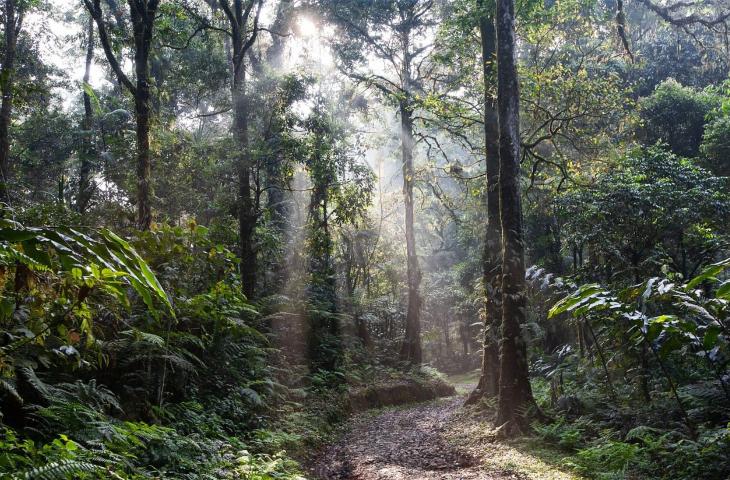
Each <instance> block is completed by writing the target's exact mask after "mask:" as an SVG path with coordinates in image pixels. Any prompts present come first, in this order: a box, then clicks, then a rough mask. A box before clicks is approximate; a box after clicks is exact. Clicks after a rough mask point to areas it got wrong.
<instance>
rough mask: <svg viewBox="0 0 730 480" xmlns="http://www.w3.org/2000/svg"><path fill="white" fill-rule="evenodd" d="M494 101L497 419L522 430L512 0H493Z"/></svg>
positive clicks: (524, 400) (524, 377)
mask: <svg viewBox="0 0 730 480" xmlns="http://www.w3.org/2000/svg"><path fill="white" fill-rule="evenodd" d="M496 18H497V21H496V30H497V104H498V115H499V116H498V118H499V158H500V174H499V185H500V188H499V193H500V218H501V220H502V330H501V340H500V349H499V355H500V372H499V400H498V407H497V424H498V425H505V424H506V425H507V429H506V430H507V431H510V432H511V431H524V430H525V429H526V428H527V427H528V411H529V410H530V409H532V408H536V405H535V401H534V399H533V396H532V388H531V386H530V380H529V375H528V366H527V348H526V345H525V341H524V339H523V337H522V332H521V331H520V325H521V324H522V323H524V321H525V307H526V298H525V258H524V245H523V234H522V204H521V199H520V135H519V82H518V78H517V66H516V60H515V29H514V21H515V16H514V0H497V17H496Z"/></svg>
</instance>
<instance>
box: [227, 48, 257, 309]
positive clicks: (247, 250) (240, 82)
mask: <svg viewBox="0 0 730 480" xmlns="http://www.w3.org/2000/svg"><path fill="white" fill-rule="evenodd" d="M233 48H234V54H233V57H234V58H238V56H239V55H241V56H242V55H243V54H242V53H241V52H239V50H240V49H241V48H242V40H241V41H237V40H236V39H234V41H233ZM233 68H234V72H233V91H232V93H233V109H234V111H233V128H234V130H235V132H234V135H235V137H236V140H237V143H238V149H239V151H238V165H237V170H238V226H239V232H238V233H239V242H240V243H239V247H240V257H241V285H242V288H243V293H244V294H245V295H246V297H248V298H249V299H251V298H253V297H254V295H255V293H256V252H255V250H254V244H253V234H254V229H255V226H256V215H255V212H254V211H253V200H252V198H251V164H250V157H249V151H248V105H247V98H246V70H245V66H244V65H243V61H241V63H240V64H239V65H238V66H237V67H236V66H235V65H234V67H233Z"/></svg>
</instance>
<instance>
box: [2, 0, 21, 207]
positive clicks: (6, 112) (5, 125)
mask: <svg viewBox="0 0 730 480" xmlns="http://www.w3.org/2000/svg"><path fill="white" fill-rule="evenodd" d="M21 22H22V13H21V14H19V12H17V11H16V4H15V0H5V25H4V26H5V55H4V56H3V60H2V62H3V64H2V69H0V93H2V105H1V106H0V202H4V203H8V202H9V200H10V194H9V185H8V183H9V182H10V120H11V117H12V111H13V73H14V72H13V70H14V69H15V52H16V48H17V44H18V33H19V30H20V25H21Z"/></svg>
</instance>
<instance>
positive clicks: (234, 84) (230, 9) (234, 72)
mask: <svg viewBox="0 0 730 480" xmlns="http://www.w3.org/2000/svg"><path fill="white" fill-rule="evenodd" d="M218 5H219V6H220V8H221V9H222V10H223V12H224V13H225V16H226V19H227V20H228V24H229V27H230V28H229V30H228V31H227V32H228V35H229V36H230V40H231V46H232V49H233V53H232V56H231V76H232V81H231V104H232V105H233V135H234V137H235V139H236V143H237V147H238V151H237V152H236V157H237V159H236V171H237V174H238V227H239V229H238V234H239V248H240V257H241V284H242V286H243V293H245V294H246V296H247V297H249V298H253V297H254V295H255V293H256V249H255V246H254V230H255V227H256V218H257V212H256V208H255V205H254V201H253V198H252V196H251V173H252V168H253V161H252V156H251V152H250V149H249V135H248V133H249V132H248V122H249V111H248V110H249V108H248V98H247V95H246V54H247V53H248V51H249V50H250V49H251V47H252V46H253V45H254V43H255V42H256V37H257V36H258V32H259V16H260V14H261V7H262V5H263V0H247V1H246V0H233V4H231V3H229V2H228V0H218Z"/></svg>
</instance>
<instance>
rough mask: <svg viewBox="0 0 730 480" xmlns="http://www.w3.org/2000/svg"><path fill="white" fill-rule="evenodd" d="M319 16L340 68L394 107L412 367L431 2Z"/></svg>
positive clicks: (342, 9) (338, 7)
mask: <svg viewBox="0 0 730 480" xmlns="http://www.w3.org/2000/svg"><path fill="white" fill-rule="evenodd" d="M320 4H321V5H323V6H324V9H323V11H324V14H325V16H326V17H327V18H328V19H329V20H330V21H332V22H333V23H334V24H335V25H337V26H338V27H339V29H340V33H341V35H342V39H343V41H341V42H340V43H338V44H337V45H335V48H336V50H337V51H338V53H339V57H340V59H341V60H342V65H341V67H342V70H343V71H344V73H345V74H347V75H348V76H350V78H353V79H354V80H356V81H358V82H361V83H363V84H366V85H369V86H372V87H374V88H375V89H377V90H378V91H380V92H381V93H382V94H383V95H384V96H385V97H386V98H387V99H388V100H389V101H392V102H394V103H395V104H396V105H397V112H398V114H399V117H400V143H401V158H402V172H403V204H404V209H405V240H406V257H407V270H408V274H407V276H408V311H407V314H406V328H405V338H404V340H403V344H402V347H401V351H400V356H401V358H402V359H403V360H406V361H408V362H411V363H414V364H418V363H421V361H422V358H423V354H422V350H421V320H420V310H421V296H420V292H419V289H420V284H421V270H420V267H419V264H418V252H417V250H416V235H415V230H414V198H413V185H414V183H415V169H414V148H415V144H416V141H415V139H414V135H415V120H416V118H415V117H416V115H415V113H416V110H417V104H418V102H417V96H418V94H419V93H422V91H423V80H424V79H425V78H426V77H427V76H428V63H429V62H428V59H429V56H430V55H431V53H432V51H433V44H432V42H431V41H430V39H429V38H427V37H428V33H429V31H430V29H432V28H434V27H435V25H436V23H437V22H436V19H435V18H434V12H435V10H436V7H435V2H434V1H433V0H390V1H383V2H361V1H337V2H332V1H323V2H320ZM368 57H375V58H377V60H378V61H379V62H382V63H384V64H385V65H386V66H387V69H388V70H391V71H392V72H393V73H394V74H393V75H391V76H387V74H384V73H381V72H382V70H380V69H375V68H372V63H371V62H369V61H368Z"/></svg>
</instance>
